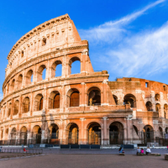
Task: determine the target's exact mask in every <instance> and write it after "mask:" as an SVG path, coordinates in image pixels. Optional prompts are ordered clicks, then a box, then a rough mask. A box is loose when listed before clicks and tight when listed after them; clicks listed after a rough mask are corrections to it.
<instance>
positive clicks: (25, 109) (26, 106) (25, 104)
mask: <svg viewBox="0 0 168 168" xmlns="http://www.w3.org/2000/svg"><path fill="white" fill-rule="evenodd" d="M29 111H30V99H29V97H25V98H24V100H23V113H27V112H29Z"/></svg>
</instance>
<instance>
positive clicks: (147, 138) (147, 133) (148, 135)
mask: <svg viewBox="0 0 168 168" xmlns="http://www.w3.org/2000/svg"><path fill="white" fill-rule="evenodd" d="M143 134H144V144H147V142H153V141H154V131H153V128H152V126H150V125H146V126H145V127H144V129H143Z"/></svg>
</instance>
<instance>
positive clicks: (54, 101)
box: [49, 91, 60, 109]
mask: <svg viewBox="0 0 168 168" xmlns="http://www.w3.org/2000/svg"><path fill="white" fill-rule="evenodd" d="M56 108H60V93H59V92H58V91H52V92H51V93H50V96H49V109H56Z"/></svg>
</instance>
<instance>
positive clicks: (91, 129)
mask: <svg viewBox="0 0 168 168" xmlns="http://www.w3.org/2000/svg"><path fill="white" fill-rule="evenodd" d="M87 130H88V143H89V144H95V145H100V144H101V125H100V124H99V123H98V122H91V123H89V124H88V125H87Z"/></svg>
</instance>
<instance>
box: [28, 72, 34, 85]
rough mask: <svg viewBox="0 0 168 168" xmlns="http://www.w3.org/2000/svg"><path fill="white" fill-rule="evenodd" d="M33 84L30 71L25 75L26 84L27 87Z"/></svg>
mask: <svg viewBox="0 0 168 168" xmlns="http://www.w3.org/2000/svg"><path fill="white" fill-rule="evenodd" d="M32 82H33V70H32V69H30V70H29V71H28V72H27V74H26V84H27V85H29V84H31V83H32Z"/></svg>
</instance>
